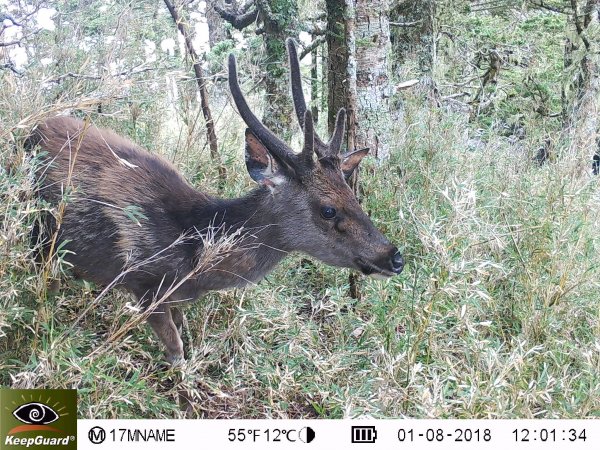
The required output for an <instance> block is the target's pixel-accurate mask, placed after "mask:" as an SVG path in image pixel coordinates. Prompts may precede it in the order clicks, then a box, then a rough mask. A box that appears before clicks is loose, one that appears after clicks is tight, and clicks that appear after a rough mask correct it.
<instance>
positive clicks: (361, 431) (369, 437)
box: [352, 426, 377, 444]
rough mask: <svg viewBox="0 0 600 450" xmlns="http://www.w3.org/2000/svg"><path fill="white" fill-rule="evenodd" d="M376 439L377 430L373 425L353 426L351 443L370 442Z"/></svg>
mask: <svg viewBox="0 0 600 450" xmlns="http://www.w3.org/2000/svg"><path fill="white" fill-rule="evenodd" d="M376 440H377V430H376V429H375V427H373V426H353V427H352V443H353V444H372V443H374V442H375V441H376Z"/></svg>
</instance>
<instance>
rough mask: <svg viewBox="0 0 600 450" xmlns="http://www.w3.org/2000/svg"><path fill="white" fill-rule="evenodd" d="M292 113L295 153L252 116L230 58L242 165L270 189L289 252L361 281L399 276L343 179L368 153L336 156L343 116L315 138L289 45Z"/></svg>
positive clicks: (392, 255)
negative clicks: (297, 140)
mask: <svg viewBox="0 0 600 450" xmlns="http://www.w3.org/2000/svg"><path fill="white" fill-rule="evenodd" d="M287 46H288V52H289V56H290V70H291V83H292V93H293V99H294V106H295V110H296V114H297V116H298V121H299V122H300V126H301V128H302V130H303V131H304V145H303V148H302V151H301V152H300V153H295V152H294V151H293V150H292V149H291V148H290V147H289V146H288V145H287V144H286V143H285V142H283V141H282V140H281V139H279V138H278V137H277V136H276V135H275V134H273V133H272V132H271V130H269V129H268V128H267V127H265V125H264V124H263V123H261V121H260V120H258V119H257V117H256V116H255V115H254V113H253V112H252V111H251V109H250V107H249V106H248V103H247V101H246V99H245V98H244V95H243V94H242V91H241V89H240V86H239V82H238V77H237V68H236V61H235V57H234V56H233V55H229V86H230V89H231V94H232V96H233V99H234V102H235V104H236V106H237V108H238V111H239V113H240V115H241V117H242V119H243V120H244V122H245V123H246V125H247V126H248V128H247V130H246V166H247V169H248V172H249V174H250V176H251V177H252V178H253V179H254V180H255V181H256V182H257V183H259V184H260V185H262V186H264V187H266V188H268V189H269V190H270V195H271V196H272V200H273V203H272V204H273V209H274V214H275V215H276V216H277V218H278V220H277V222H278V225H280V226H281V227H282V229H281V234H282V235H283V239H284V240H285V247H286V249H287V250H293V251H300V252H303V253H306V254H308V255H311V256H313V257H315V258H317V259H319V260H321V261H323V262H325V263H327V264H330V265H333V266H341V267H348V268H353V269H358V270H360V271H361V272H362V273H364V274H366V275H379V276H383V277H389V276H392V275H395V274H399V273H400V272H401V271H402V269H403V267H404V260H403V258H402V255H401V254H400V252H399V251H398V249H397V248H396V247H395V246H394V245H392V244H391V243H390V242H389V240H388V239H387V238H386V237H385V236H383V234H382V233H381V232H380V231H379V230H378V229H377V228H375V226H374V225H373V223H372V222H371V220H370V219H369V217H368V216H367V215H366V214H365V213H364V211H363V210H362V209H361V207H360V205H359V203H358V201H357V199H356V197H355V196H354V193H353V192H352V190H351V189H350V187H349V186H348V184H347V182H346V178H347V177H348V176H350V175H351V174H352V172H353V171H354V169H355V168H356V167H357V166H358V164H359V163H360V161H361V160H362V158H363V157H364V156H365V155H366V154H367V153H368V150H359V151H356V152H352V153H349V154H343V155H342V154H341V152H340V150H341V147H342V144H343V141H344V133H345V121H346V113H345V111H344V109H341V110H340V111H339V112H338V114H337V120H336V126H335V130H334V132H333V136H332V137H331V139H330V140H329V141H328V142H327V143H325V142H324V141H323V140H322V139H321V138H320V137H319V136H318V135H317V134H316V133H315V131H314V128H313V120H312V115H311V113H310V111H308V110H307V109H306V102H305V101H304V96H303V94H302V86H301V80H300V68H299V62H298V57H297V54H296V47H295V44H294V42H293V41H292V40H290V39H288V41H287Z"/></svg>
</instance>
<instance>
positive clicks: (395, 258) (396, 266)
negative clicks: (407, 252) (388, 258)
mask: <svg viewBox="0 0 600 450" xmlns="http://www.w3.org/2000/svg"><path fill="white" fill-rule="evenodd" d="M392 268H393V271H394V273H400V272H402V269H404V258H403V257H402V255H401V254H400V252H399V251H398V249H397V248H395V249H394V253H393V254H392Z"/></svg>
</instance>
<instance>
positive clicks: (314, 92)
mask: <svg viewBox="0 0 600 450" xmlns="http://www.w3.org/2000/svg"><path fill="white" fill-rule="evenodd" d="M315 39H316V36H314V35H313V36H312V43H314V42H315ZM318 51H319V47H315V48H314V49H313V50H312V52H310V101H311V104H312V107H311V111H312V116H313V121H314V122H315V123H317V122H318V121H319V102H318V99H319V66H318V61H319V57H318Z"/></svg>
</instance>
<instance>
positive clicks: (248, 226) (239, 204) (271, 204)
mask: <svg viewBox="0 0 600 450" xmlns="http://www.w3.org/2000/svg"><path fill="white" fill-rule="evenodd" d="M195 216H196V220H195V221H194V222H195V223H194V224H193V226H194V228H195V229H196V230H197V231H198V232H200V234H201V235H203V236H204V237H203V239H206V236H210V235H211V233H212V235H213V236H214V237H215V238H214V241H213V242H212V243H211V244H210V245H214V246H216V247H215V248H214V249H215V251H216V254H217V255H218V256H217V257H216V258H215V260H216V261H217V263H216V264H214V263H213V264H214V270H212V271H209V272H208V273H207V275H206V276H203V277H200V278H201V279H199V282H201V284H202V285H203V286H202V287H203V288H208V289H225V288H229V287H239V286H243V285H245V284H248V283H254V282H257V281H259V280H260V279H262V278H263V277H264V276H266V275H267V274H268V273H269V272H270V271H271V270H273V268H274V267H275V266H276V265H277V264H278V263H279V262H280V261H281V260H282V259H283V258H285V256H287V254H288V253H289V251H290V249H288V248H286V246H285V240H284V239H283V232H282V226H281V223H280V221H279V220H278V215H277V208H276V205H275V200H274V198H273V197H272V195H271V193H270V191H269V189H267V188H258V189H255V190H253V191H252V192H250V193H248V194H247V195H245V196H243V197H240V198H234V199H212V200H211V201H210V202H209V204H207V205H204V206H202V207H200V208H196V209H195ZM205 242H206V241H205ZM205 242H204V243H203V242H199V246H198V251H199V257H202V253H203V252H206V251H208V250H207V248H206V244H205ZM221 246H222V247H221ZM217 273H218V276H215V274H217Z"/></svg>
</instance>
